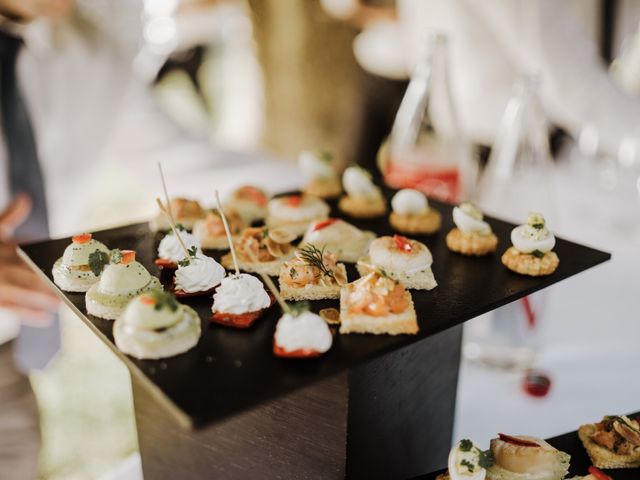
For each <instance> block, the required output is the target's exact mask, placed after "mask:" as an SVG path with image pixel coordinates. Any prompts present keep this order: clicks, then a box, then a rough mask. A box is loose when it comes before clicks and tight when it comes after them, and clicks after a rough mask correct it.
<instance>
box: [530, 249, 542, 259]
mask: <svg viewBox="0 0 640 480" xmlns="http://www.w3.org/2000/svg"><path fill="white" fill-rule="evenodd" d="M531 255H533V256H534V257H536V258H542V257H544V252H541V251H540V250H534V251H533V252H531Z"/></svg>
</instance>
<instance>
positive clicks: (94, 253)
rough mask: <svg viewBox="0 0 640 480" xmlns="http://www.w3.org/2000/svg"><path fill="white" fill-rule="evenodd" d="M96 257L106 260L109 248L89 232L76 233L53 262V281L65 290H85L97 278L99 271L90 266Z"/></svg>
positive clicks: (107, 259)
mask: <svg viewBox="0 0 640 480" xmlns="http://www.w3.org/2000/svg"><path fill="white" fill-rule="evenodd" d="M98 257H100V258H101V259H102V260H101V261H102V262H105V263H106V262H108V261H109V249H108V248H107V247H106V246H105V245H104V244H103V243H101V242H99V241H97V240H94V239H93V238H92V236H91V234H90V233H83V234H81V235H76V236H75V237H73V238H72V239H71V245H69V246H67V248H65V250H64V253H63V254H62V257H60V258H59V259H58V260H56V262H55V263H54V264H53V269H52V274H53V281H54V282H55V284H56V285H58V287H60V289H61V290H64V291H65V292H86V291H87V290H89V288H90V287H91V285H93V284H94V283H96V282H97V281H98V279H99V276H100V273H96V272H97V270H95V271H94V269H92V268H91V266H92V264H95V262H96V259H98ZM98 263H100V260H98ZM100 270H101V269H100Z"/></svg>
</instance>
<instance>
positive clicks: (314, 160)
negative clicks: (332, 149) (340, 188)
mask: <svg viewBox="0 0 640 480" xmlns="http://www.w3.org/2000/svg"><path fill="white" fill-rule="evenodd" d="M298 165H299V166H300V168H301V169H302V171H303V173H304V174H305V175H306V176H308V177H309V178H333V177H335V176H336V172H335V170H334V169H333V166H332V165H331V160H330V159H325V158H322V157H320V156H319V154H318V153H316V152H310V151H304V152H302V153H300V156H299V157H298Z"/></svg>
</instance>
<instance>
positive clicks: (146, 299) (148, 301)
mask: <svg viewBox="0 0 640 480" xmlns="http://www.w3.org/2000/svg"><path fill="white" fill-rule="evenodd" d="M140 302H142V303H144V304H145V305H155V304H156V299H155V298H153V297H152V296H151V295H140Z"/></svg>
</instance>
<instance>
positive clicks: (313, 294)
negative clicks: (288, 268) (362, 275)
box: [280, 264, 347, 300]
mask: <svg viewBox="0 0 640 480" xmlns="http://www.w3.org/2000/svg"><path fill="white" fill-rule="evenodd" d="M338 268H339V269H340V270H341V272H342V275H343V276H344V278H347V270H346V268H345V266H344V265H343V264H339V265H338ZM280 295H282V298H283V299H285V300H322V299H325V298H339V297H340V285H338V284H337V283H335V284H333V285H313V284H308V285H305V286H304V287H294V286H292V285H288V284H287V283H285V282H283V281H282V279H280Z"/></svg>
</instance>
